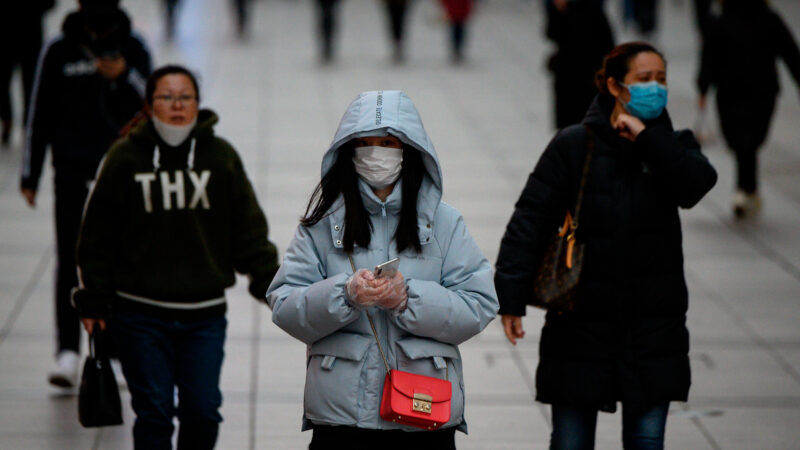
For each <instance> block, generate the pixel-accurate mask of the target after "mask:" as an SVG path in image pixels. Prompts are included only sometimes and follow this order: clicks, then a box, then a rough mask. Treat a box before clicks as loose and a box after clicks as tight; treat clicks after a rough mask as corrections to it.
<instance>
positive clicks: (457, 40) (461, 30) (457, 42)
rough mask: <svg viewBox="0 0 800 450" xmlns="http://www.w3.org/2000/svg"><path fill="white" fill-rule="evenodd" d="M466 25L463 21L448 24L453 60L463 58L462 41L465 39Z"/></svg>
mask: <svg viewBox="0 0 800 450" xmlns="http://www.w3.org/2000/svg"><path fill="white" fill-rule="evenodd" d="M466 34H467V30H466V24H465V22H464V21H453V22H452V23H451V24H450V49H451V51H452V56H453V58H455V59H461V58H463V57H464V40H465V39H466Z"/></svg>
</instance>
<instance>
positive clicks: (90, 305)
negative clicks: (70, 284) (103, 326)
mask: <svg viewBox="0 0 800 450" xmlns="http://www.w3.org/2000/svg"><path fill="white" fill-rule="evenodd" d="M108 297H109V295H107V294H101V293H99V292H97V291H91V290H88V289H80V288H74V289H72V306H73V307H74V308H75V309H77V310H78V315H79V316H80V317H81V318H85V319H105V318H107V317H108V310H109V301H108Z"/></svg>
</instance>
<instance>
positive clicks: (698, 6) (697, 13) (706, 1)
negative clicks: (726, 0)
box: [692, 0, 715, 39]
mask: <svg viewBox="0 0 800 450" xmlns="http://www.w3.org/2000/svg"><path fill="white" fill-rule="evenodd" d="M692 1H693V4H694V20H695V24H696V25H697V29H698V31H700V37H701V38H702V39H705V37H706V34H707V33H708V30H709V29H710V28H711V21H712V7H713V4H714V3H715V2H714V0H692Z"/></svg>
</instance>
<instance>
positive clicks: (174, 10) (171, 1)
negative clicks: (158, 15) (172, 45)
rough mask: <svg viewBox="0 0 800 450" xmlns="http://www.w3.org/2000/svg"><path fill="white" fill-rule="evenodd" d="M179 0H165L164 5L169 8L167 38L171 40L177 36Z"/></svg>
mask: <svg viewBox="0 0 800 450" xmlns="http://www.w3.org/2000/svg"><path fill="white" fill-rule="evenodd" d="M178 1H179V0H164V7H165V8H166V9H167V16H166V19H167V23H166V25H167V40H169V41H171V40H172V39H174V38H175V21H176V20H177V19H176V17H177V16H178Z"/></svg>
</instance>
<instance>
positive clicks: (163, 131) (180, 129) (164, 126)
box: [151, 115, 197, 147]
mask: <svg viewBox="0 0 800 450" xmlns="http://www.w3.org/2000/svg"><path fill="white" fill-rule="evenodd" d="M151 119H152V120H153V127H154V128H155V129H156V132H157V133H158V135H159V136H161V139H163V140H164V142H166V143H167V144H169V145H170V146H172V147H177V146H179V145H181V144H183V142H184V141H185V140H186V138H188V137H189V135H190V134H192V129H193V128H194V126H195V124H196V123H197V117H195V118H194V120H192V121H191V122H190V123H187V124H186V125H170V124H168V123H166V122H162V121H160V120H158V117H156V116H155V115H153V116H152V117H151Z"/></svg>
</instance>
